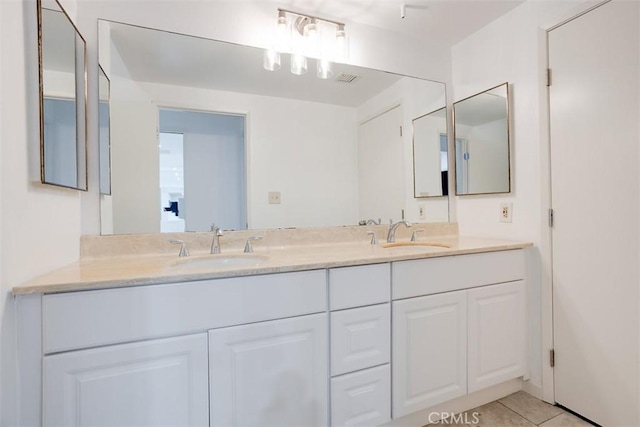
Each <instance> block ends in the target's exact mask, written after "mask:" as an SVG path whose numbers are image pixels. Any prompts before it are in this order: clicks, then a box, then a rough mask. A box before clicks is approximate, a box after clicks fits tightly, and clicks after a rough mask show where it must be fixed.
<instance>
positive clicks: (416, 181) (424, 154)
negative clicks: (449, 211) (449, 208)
mask: <svg viewBox="0 0 640 427" xmlns="http://www.w3.org/2000/svg"><path fill="white" fill-rule="evenodd" d="M448 151H449V149H448V138H447V108H446V107H444V106H443V107H442V108H440V109H438V110H436V111H432V112H430V113H428V114H425V115H423V116H420V117H417V118H415V119H413V189H414V194H413V196H414V197H416V198H422V197H441V196H447V195H448V194H449V178H448V177H449V159H448Z"/></svg>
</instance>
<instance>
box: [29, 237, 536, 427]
mask: <svg viewBox="0 0 640 427" xmlns="http://www.w3.org/2000/svg"><path fill="white" fill-rule="evenodd" d="M524 279H525V255H524V251H523V250H522V249H514V250H503V251H496V252H484V253H473V254H465V255H456V256H440V257H433V258H424V259H413V260H404V261H402V260H401V261H394V262H386V263H377V264H368V265H357V266H348V267H338V268H324V269H315V270H305V271H292V272H284V273H274V274H264V275H253V276H244V277H226V278H216V279H209V280H198V281H189V282H181V283H169V284H156V285H146V286H129V287H116V288H107V286H105V289H98V290H72V291H67V292H56V293H32V294H23V295H22V294H18V295H17V299H18V310H19V338H20V345H19V352H20V354H19V356H20V381H21V392H20V393H21V402H22V403H21V416H22V420H23V421H24V425H44V426H264V427H269V426H274V427H275V426H278V427H285V426H291V427H306V426H309V427H311V426H328V425H331V426H355V425H363V426H375V425H382V424H385V423H389V422H392V420H397V419H399V418H401V417H403V416H405V415H408V414H411V413H414V412H416V411H419V410H423V409H426V408H432V407H434V406H435V405H438V404H441V403H442V402H446V401H450V400H452V399H455V398H458V397H461V396H465V395H467V394H469V393H473V392H476V391H478V390H481V389H484V388H486V387H490V386H493V385H496V384H500V383H504V382H506V381H509V380H512V379H514V378H518V377H522V376H523V375H525V370H526V369H525V348H526V335H527V334H526V328H525V313H526V305H525V293H526V291H525V281H524ZM132 284H133V285H135V283H132ZM422 424H428V422H427V420H426V419H423V420H422ZM416 425H418V424H416Z"/></svg>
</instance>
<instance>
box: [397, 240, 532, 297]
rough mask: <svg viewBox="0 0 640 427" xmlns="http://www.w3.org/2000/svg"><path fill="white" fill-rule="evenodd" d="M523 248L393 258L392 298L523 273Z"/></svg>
mask: <svg viewBox="0 0 640 427" xmlns="http://www.w3.org/2000/svg"><path fill="white" fill-rule="evenodd" d="M525 269H526V268H525V258H524V251H523V250H522V249H517V250H510V251H500V252H487V253H481V254H471V255H460V256H452V257H442V258H432V259H425V260H414V261H400V262H394V263H393V266H392V283H393V288H392V289H393V291H392V295H393V299H394V300H397V299H403V298H412V297H416V296H422V295H430V294H437V293H441V292H449V291H455V290H458V289H467V288H473V287H477V286H484V285H490V284H493V283H504V282H512V281H515V280H522V279H524V277H525Z"/></svg>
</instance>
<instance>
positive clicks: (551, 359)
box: [549, 349, 556, 368]
mask: <svg viewBox="0 0 640 427" xmlns="http://www.w3.org/2000/svg"><path fill="white" fill-rule="evenodd" d="M549 365H551V367H552V368H553V367H554V366H556V351H555V350H554V349H551V350H549Z"/></svg>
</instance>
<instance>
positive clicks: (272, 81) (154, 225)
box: [98, 20, 449, 234]
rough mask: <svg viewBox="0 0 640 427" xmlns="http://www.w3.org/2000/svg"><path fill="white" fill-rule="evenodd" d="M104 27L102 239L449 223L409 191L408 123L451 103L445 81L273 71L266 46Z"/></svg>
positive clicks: (346, 68)
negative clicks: (106, 88)
mask: <svg viewBox="0 0 640 427" xmlns="http://www.w3.org/2000/svg"><path fill="white" fill-rule="evenodd" d="M98 27H99V28H98V30H99V31H98V38H99V55H98V56H99V62H100V65H101V66H102V68H103V69H104V71H105V73H106V75H107V76H108V77H109V80H110V87H111V93H110V98H109V99H110V114H111V116H110V125H111V126H110V127H111V129H110V137H111V171H112V172H111V184H112V185H111V196H110V197H104V198H103V200H102V202H101V203H102V206H101V208H102V209H101V212H102V215H101V221H102V224H101V227H102V232H103V234H110V233H114V234H131V233H161V232H180V231H209V229H210V226H211V224H212V223H216V224H217V225H218V226H220V227H222V228H223V229H234V230H236V229H247V228H248V229H266V228H292V227H323V226H342V225H357V224H358V223H359V222H360V221H366V220H369V219H371V220H373V221H375V222H379V221H381V222H382V223H384V224H388V223H389V220H393V221H398V220H400V219H403V218H405V219H407V220H409V221H421V222H447V221H448V220H449V212H448V200H447V198H446V197H435V198H430V199H421V200H417V199H415V198H414V197H413V173H412V163H413V160H412V159H413V155H412V152H413V149H412V141H413V133H412V132H411V126H412V120H413V119H414V118H416V117H420V116H423V115H425V114H426V113H428V112H430V111H434V110H437V109H440V108H441V107H442V106H444V105H445V102H446V100H445V85H444V83H441V82H435V81H430V80H426V79H420V78H415V77H410V76H404V75H399V74H393V73H388V72H384V71H380V70H372V69H368V68H363V67H357V66H352V65H347V64H338V63H335V64H333V68H332V69H333V75H332V76H330V78H327V79H323V78H319V77H318V75H317V74H316V73H315V72H312V71H309V72H308V73H306V74H303V75H295V74H293V73H292V72H290V70H289V68H290V67H288V66H286V65H287V64H285V65H283V66H282V68H281V69H279V70H277V71H269V70H266V69H264V68H263V59H264V55H263V53H264V51H263V50H262V49H258V48H254V47H249V46H242V45H237V44H232V43H225V42H221V41H217V40H210V39H203V38H198V37H192V36H187V35H183V34H176V33H170V32H165V31H161V30H154V29H149V28H142V27H137V26H132V25H127V24H121V23H116V22H111V21H105V20H99V26H98ZM283 61H284V60H283ZM313 61H315V60H313V59H311V58H309V62H310V65H309V69H310V70H312V69H314V68H315V67H314V63H313ZM379 129H381V130H383V131H384V132H385V133H384V134H383V133H382V132H380V131H379ZM437 173H438V174H439V173H440V166H439V165H438V166H437ZM418 202H419V203H418ZM419 204H420V205H423V206H419ZM420 208H422V212H423V213H424V215H423V216H422V217H420V215H419V212H420Z"/></svg>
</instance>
